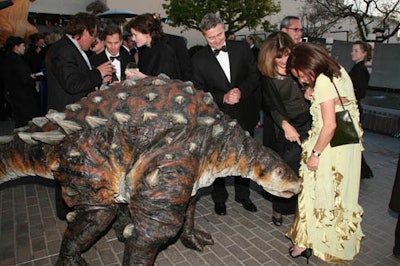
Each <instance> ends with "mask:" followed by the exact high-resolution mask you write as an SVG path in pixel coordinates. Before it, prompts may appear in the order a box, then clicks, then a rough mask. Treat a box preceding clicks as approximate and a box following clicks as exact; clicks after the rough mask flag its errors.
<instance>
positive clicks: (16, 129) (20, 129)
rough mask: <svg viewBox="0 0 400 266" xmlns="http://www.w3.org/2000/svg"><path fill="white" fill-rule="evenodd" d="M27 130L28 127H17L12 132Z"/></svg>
mask: <svg viewBox="0 0 400 266" xmlns="http://www.w3.org/2000/svg"><path fill="white" fill-rule="evenodd" d="M28 129H29V126H23V127H18V128H14V132H24V131H27V130H28Z"/></svg>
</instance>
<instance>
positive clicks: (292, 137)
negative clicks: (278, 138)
mask: <svg viewBox="0 0 400 266" xmlns="http://www.w3.org/2000/svg"><path fill="white" fill-rule="evenodd" d="M282 129H283V131H284V132H285V138H286V139H287V140H288V141H290V142H295V141H296V142H297V144H299V145H301V140H300V134H299V132H297V130H296V129H295V128H294V127H293V126H292V125H291V124H290V123H289V122H287V121H286V120H283V121H282Z"/></svg>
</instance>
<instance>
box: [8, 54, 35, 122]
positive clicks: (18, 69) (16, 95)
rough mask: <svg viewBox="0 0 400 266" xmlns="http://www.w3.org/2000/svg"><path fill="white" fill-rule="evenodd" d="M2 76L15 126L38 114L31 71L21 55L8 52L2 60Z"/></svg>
mask: <svg viewBox="0 0 400 266" xmlns="http://www.w3.org/2000/svg"><path fill="white" fill-rule="evenodd" d="M2 69H3V71H2V78H3V80H4V89H5V92H6V97H7V100H8V101H9V103H10V105H11V116H12V118H13V119H14V122H15V127H21V126H24V125H26V124H27V123H28V121H29V120H31V119H32V118H33V117H35V116H38V115H39V106H38V102H37V94H38V93H37V92H36V88H35V81H34V79H33V78H32V77H31V74H32V71H31V68H30V67H29V65H28V63H27V62H26V61H25V60H24V59H23V58H22V56H20V55H18V54H16V53H14V52H10V53H7V54H6V55H5V56H4V60H3V62H2Z"/></svg>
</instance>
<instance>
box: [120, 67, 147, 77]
mask: <svg viewBox="0 0 400 266" xmlns="http://www.w3.org/2000/svg"><path fill="white" fill-rule="evenodd" d="M125 75H126V79H130V78H131V77H137V78H140V79H143V78H145V77H147V75H145V74H143V73H142V72H140V71H139V69H138V68H135V69H133V68H130V69H127V70H125Z"/></svg>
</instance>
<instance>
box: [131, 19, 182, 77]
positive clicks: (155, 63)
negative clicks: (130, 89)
mask: <svg viewBox="0 0 400 266" xmlns="http://www.w3.org/2000/svg"><path fill="white" fill-rule="evenodd" d="M126 28H127V29H128V30H130V31H131V33H132V40H133V41H135V42H136V46H137V47H138V50H139V58H138V67H139V69H138V71H134V72H133V71H132V72H131V74H127V77H128V78H129V77H130V76H132V75H134V76H137V77H139V78H144V77H146V76H157V75H159V74H161V73H163V74H166V75H167V76H169V77H170V78H171V79H180V78H181V77H180V68H179V61H178V58H177V56H176V54H175V51H174V49H173V48H172V47H171V46H170V45H169V44H168V43H167V42H166V37H165V34H164V32H163V29H162V24H161V20H160V19H159V17H158V16H156V15H154V14H142V15H139V16H137V17H135V18H133V19H132V20H131V21H129V22H128V24H127V26H126Z"/></svg>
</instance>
